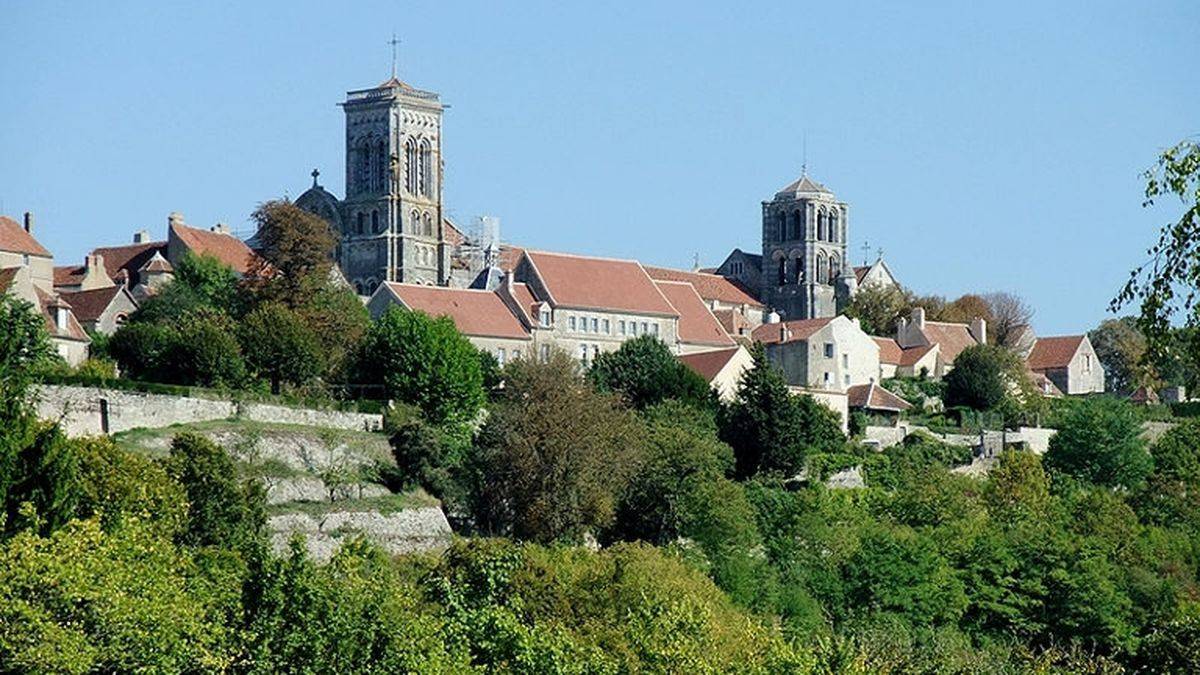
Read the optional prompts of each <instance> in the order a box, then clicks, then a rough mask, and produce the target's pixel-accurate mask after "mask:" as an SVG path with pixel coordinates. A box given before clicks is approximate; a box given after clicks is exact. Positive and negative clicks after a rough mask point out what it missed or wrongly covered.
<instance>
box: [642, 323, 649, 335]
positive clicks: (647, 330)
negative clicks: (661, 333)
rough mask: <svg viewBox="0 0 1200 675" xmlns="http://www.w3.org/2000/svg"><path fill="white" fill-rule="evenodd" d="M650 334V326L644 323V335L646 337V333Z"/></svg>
mask: <svg viewBox="0 0 1200 675" xmlns="http://www.w3.org/2000/svg"><path fill="white" fill-rule="evenodd" d="M649 332H650V324H648V323H646V322H645V321H643V322H642V334H643V335H645V334H646V333H649Z"/></svg>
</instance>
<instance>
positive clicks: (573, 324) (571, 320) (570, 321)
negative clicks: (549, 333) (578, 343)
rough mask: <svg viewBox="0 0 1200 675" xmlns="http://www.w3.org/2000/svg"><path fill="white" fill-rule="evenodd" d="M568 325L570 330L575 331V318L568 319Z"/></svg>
mask: <svg viewBox="0 0 1200 675" xmlns="http://www.w3.org/2000/svg"><path fill="white" fill-rule="evenodd" d="M568 323H570V324H571V330H575V317H571V318H570V319H568Z"/></svg>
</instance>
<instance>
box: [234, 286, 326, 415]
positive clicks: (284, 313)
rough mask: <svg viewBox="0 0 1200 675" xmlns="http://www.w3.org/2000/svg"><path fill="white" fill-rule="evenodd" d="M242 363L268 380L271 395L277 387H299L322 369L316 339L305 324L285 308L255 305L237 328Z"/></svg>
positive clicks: (276, 391) (281, 306)
mask: <svg viewBox="0 0 1200 675" xmlns="http://www.w3.org/2000/svg"><path fill="white" fill-rule="evenodd" d="M239 329H240V330H239V334H240V338H241V346H242V351H243V353H245V355H246V363H247V364H248V365H249V366H250V368H252V369H253V370H254V371H257V372H258V373H260V374H261V375H264V376H266V377H267V378H268V379H269V380H270V381H271V391H272V393H275V394H278V393H279V390H280V384H282V383H284V382H286V383H288V384H293V385H300V384H304V383H305V382H307V381H309V380H311V379H312V378H313V377H316V376H317V375H318V374H319V373H321V372H322V371H323V370H324V364H323V363H322V352H321V347H320V344H319V343H318V342H317V338H316V336H315V335H314V334H313V332H312V331H311V330H309V328H308V326H307V325H306V324H305V322H304V321H303V320H302V319H301V318H300V317H299V316H298V315H297V314H296V313H295V312H293V311H292V310H290V309H288V308H287V307H285V306H283V305H280V304H276V303H267V304H263V305H259V306H258V307H257V308H256V309H255V310H254V311H252V312H250V313H249V314H247V315H246V316H245V318H243V319H242V321H241V324H240V325H239Z"/></svg>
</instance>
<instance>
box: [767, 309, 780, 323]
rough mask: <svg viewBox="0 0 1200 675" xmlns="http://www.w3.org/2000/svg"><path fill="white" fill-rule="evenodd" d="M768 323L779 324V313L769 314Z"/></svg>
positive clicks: (772, 312)
mask: <svg viewBox="0 0 1200 675" xmlns="http://www.w3.org/2000/svg"><path fill="white" fill-rule="evenodd" d="M767 323H779V313H778V312H775V311H774V310H772V311H771V312H770V313H768V314H767Z"/></svg>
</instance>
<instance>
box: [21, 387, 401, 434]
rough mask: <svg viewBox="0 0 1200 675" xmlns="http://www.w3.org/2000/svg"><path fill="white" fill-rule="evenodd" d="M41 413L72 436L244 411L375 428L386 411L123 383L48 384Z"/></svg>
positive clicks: (282, 420)
mask: <svg viewBox="0 0 1200 675" xmlns="http://www.w3.org/2000/svg"><path fill="white" fill-rule="evenodd" d="M35 396H36V397H37V411H38V417H41V418H42V419H46V420H51V421H56V422H59V423H61V424H62V427H63V431H64V432H65V433H66V434H67V435H68V436H86V435H95V434H103V433H109V434H115V433H118V432H121V431H128V430H130V429H139V428H144V429H158V428H162V427H168V426H171V425H172V424H188V423H194V422H207V421H210V420H221V419H228V418H231V417H241V418H243V419H248V420H253V421H256V422H270V423H276V424H302V425H306V426H314V427H325V428H330V429H345V430H353V431H375V430H379V429H381V428H383V416H382V415H371V414H365V413H352V412H341V411H336V410H311V409H303V408H289V407H286V406H281V405H271V404H266V403H249V402H242V403H238V402H235V401H229V400H215V399H205V398H192V397H188V396H171V395H166V394H145V393H141V392H133V391H121V390H117V389H98V388H91V387H73V386H63V385H43V386H41V387H39V388H38V390H37V391H36V392H35Z"/></svg>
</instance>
